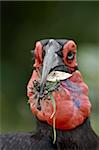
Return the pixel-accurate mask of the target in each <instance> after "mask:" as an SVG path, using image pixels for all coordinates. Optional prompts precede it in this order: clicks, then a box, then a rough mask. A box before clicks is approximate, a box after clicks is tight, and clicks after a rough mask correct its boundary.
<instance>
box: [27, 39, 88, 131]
mask: <svg viewBox="0 0 99 150" xmlns="http://www.w3.org/2000/svg"><path fill="white" fill-rule="evenodd" d="M37 49H39V50H40V53H39V54H37V53H38V52H37ZM69 50H72V51H74V52H75V54H76V45H75V43H74V42H73V41H69V42H68V43H67V44H65V45H64V48H63V60H64V63H65V64H66V65H68V66H69V67H75V66H76V65H77V63H76V55H75V58H74V60H73V62H67V60H65V58H66V54H67V53H68V51H69ZM35 51H36V60H35V67H36V70H34V71H33V74H32V77H31V79H30V81H29V83H28V86H27V95H28V97H29V102H30V108H31V111H32V113H33V114H34V115H36V117H37V118H38V119H39V120H41V121H45V122H47V123H48V124H49V125H53V118H51V115H52V114H53V111H54V108H53V105H52V102H51V100H48V99H45V100H44V99H42V100H40V106H41V110H38V109H37V108H36V106H35V103H36V99H35V98H33V96H34V94H35V93H33V88H34V85H33V81H34V80H37V81H39V80H40V77H39V68H40V66H41V64H42V57H41V52H42V46H41V44H40V43H39V44H37V45H36V50H35ZM52 95H53V97H54V100H55V103H56V113H55V119H56V123H55V127H56V128H57V129H61V130H69V129H73V128H75V127H76V126H78V125H80V124H82V123H83V122H84V120H85V119H86V118H87V117H88V116H89V115H90V110H91V104H90V101H89V98H88V87H87V85H86V84H85V83H84V82H83V79H82V76H81V73H80V72H79V71H75V72H73V74H72V77H70V78H69V79H68V82H67V81H66V82H64V81H61V82H60V86H59V87H58V91H53V92H52Z"/></svg>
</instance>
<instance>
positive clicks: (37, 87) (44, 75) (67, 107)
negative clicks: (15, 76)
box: [0, 39, 99, 150]
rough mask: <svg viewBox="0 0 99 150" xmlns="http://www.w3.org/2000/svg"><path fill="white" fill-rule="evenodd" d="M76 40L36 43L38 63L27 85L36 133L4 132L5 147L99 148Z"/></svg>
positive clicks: (44, 149)
mask: <svg viewBox="0 0 99 150" xmlns="http://www.w3.org/2000/svg"><path fill="white" fill-rule="evenodd" d="M76 53H77V46H76V44H75V43H74V42H73V41H72V40H62V39H59V40H54V39H47V40H41V41H38V42H36V46H35V50H34V54H35V63H34V65H33V66H34V69H33V73H32V76H31V78H30V80H29V82H28V85H27V96H28V98H29V101H28V102H29V104H30V109H31V111H32V113H33V115H34V116H35V117H36V120H37V129H36V132H35V133H33V132H29V133H19V134H5V135H1V136H0V138H1V149H2V150H3V149H5V150H6V149H8V150H16V149H17V150H23V149H24V150H99V138H98V136H97V135H96V134H95V132H94V131H93V130H92V128H91V124H90V119H89V117H90V113H91V103H90V100H89V97H88V86H87V85H86V84H85V83H84V81H83V78H82V75H81V73H80V71H79V70H78V65H77V61H76Z"/></svg>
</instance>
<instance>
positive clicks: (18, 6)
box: [0, 1, 99, 134]
mask: <svg viewBox="0 0 99 150" xmlns="http://www.w3.org/2000/svg"><path fill="white" fill-rule="evenodd" d="M45 38H66V39H73V40H74V41H76V43H77V45H78V56H77V59H78V64H79V66H80V70H81V72H82V74H83V76H84V80H85V82H86V83H87V84H88V86H89V90H90V92H89V96H90V100H91V102H92V105H93V109H92V114H91V121H92V126H93V128H94V129H95V131H96V132H97V133H98V134H99V128H98V125H99V83H98V82H99V62H98V59H99V2H72V1H71V2H69V1H65V2H42V1H41V2H1V43H2V45H1V50H2V51H1V85H2V86H1V87H2V88H1V90H0V93H1V98H0V102H1V107H0V112H1V123H0V128H1V132H10V131H31V130H34V129H35V123H34V118H33V116H32V113H31V112H30V110H29V105H28V104H27V101H28V98H27V96H26V86H27V83H28V80H29V78H30V76H31V72H32V64H33V61H32V55H31V54H30V50H31V49H32V48H33V47H34V43H35V41H37V40H40V39H45Z"/></svg>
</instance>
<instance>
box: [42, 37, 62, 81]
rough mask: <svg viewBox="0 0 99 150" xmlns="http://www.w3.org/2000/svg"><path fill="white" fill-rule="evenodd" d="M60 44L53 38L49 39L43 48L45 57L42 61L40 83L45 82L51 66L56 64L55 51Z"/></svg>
mask: <svg viewBox="0 0 99 150" xmlns="http://www.w3.org/2000/svg"><path fill="white" fill-rule="evenodd" d="M60 48H61V45H59V44H58V43H57V42H56V41H55V40H50V41H49V43H48V44H47V46H46V48H45V57H44V61H43V68H42V75H41V84H45V83H46V80H47V76H48V74H49V72H50V71H51V69H52V68H54V67H55V66H57V65H58V60H57V55H56V52H57V51H59V49H60Z"/></svg>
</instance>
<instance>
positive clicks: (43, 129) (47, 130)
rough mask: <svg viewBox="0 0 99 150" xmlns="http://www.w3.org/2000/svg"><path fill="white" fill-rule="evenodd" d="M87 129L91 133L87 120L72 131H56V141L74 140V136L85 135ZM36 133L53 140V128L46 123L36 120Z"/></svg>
mask: <svg viewBox="0 0 99 150" xmlns="http://www.w3.org/2000/svg"><path fill="white" fill-rule="evenodd" d="M87 129H88V130H90V131H91V132H92V128H91V126H90V120H89V119H88V118H87V119H86V120H85V121H84V123H83V124H81V125H79V126H77V127H76V128H74V129H71V130H66V131H62V130H58V129H56V134H57V139H56V140H57V141H58V142H64V141H70V140H73V139H77V138H75V136H77V137H79V136H80V135H85V134H86V132H87ZM37 132H39V133H41V134H42V135H44V136H45V135H46V136H49V137H50V138H51V139H52V140H53V128H52V126H50V125H48V124H47V123H45V122H41V121H39V120H37ZM79 138H80V137H79Z"/></svg>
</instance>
